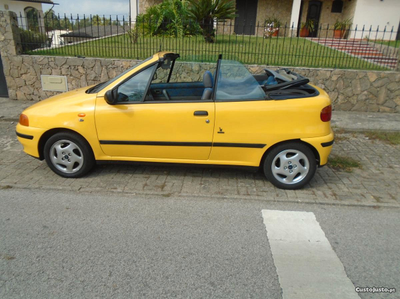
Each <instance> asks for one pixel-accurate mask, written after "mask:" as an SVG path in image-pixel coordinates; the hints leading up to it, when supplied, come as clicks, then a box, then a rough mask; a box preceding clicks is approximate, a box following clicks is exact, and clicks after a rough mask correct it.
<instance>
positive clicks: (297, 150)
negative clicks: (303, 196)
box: [263, 142, 316, 190]
mask: <svg viewBox="0 0 400 299" xmlns="http://www.w3.org/2000/svg"><path fill="white" fill-rule="evenodd" d="M263 168H264V174H265V176H266V177H267V179H268V180H269V181H270V182H271V183H272V184H273V185H275V186H276V187H278V188H281V189H292V190H293V189H300V188H303V187H304V186H305V185H306V184H308V183H309V182H310V180H311V179H312V178H313V176H314V174H315V171H316V159H315V156H314V154H313V152H312V151H311V149H310V148H309V147H308V146H307V145H305V144H301V143H297V142H290V143H284V144H281V145H278V146H277V147H275V148H273V149H272V150H271V152H269V153H268V156H267V157H266V159H265V161H264V165H263Z"/></svg>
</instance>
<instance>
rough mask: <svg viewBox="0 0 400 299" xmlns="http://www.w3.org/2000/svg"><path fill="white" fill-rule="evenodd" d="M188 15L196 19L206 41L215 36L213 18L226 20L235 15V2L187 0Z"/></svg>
mask: <svg viewBox="0 0 400 299" xmlns="http://www.w3.org/2000/svg"><path fill="white" fill-rule="evenodd" d="M188 2H189V4H190V5H189V13H190V16H191V17H192V18H193V19H194V20H196V21H197V22H198V23H199V25H200V27H201V30H202V34H203V37H204V39H205V41H206V42H208V43H213V42H214V38H215V30H214V19H218V20H226V19H233V18H235V17H236V14H235V13H236V9H235V2H234V1H232V0H188Z"/></svg>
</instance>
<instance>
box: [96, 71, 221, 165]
mask: <svg viewBox="0 0 400 299" xmlns="http://www.w3.org/2000/svg"><path fill="white" fill-rule="evenodd" d="M156 68H157V64H155V65H152V66H150V67H148V68H146V69H145V70H143V71H141V72H140V73H138V74H135V75H134V76H132V77H131V78H129V79H128V80H126V81H125V82H123V83H122V84H120V85H119V86H118V103H117V104H116V105H109V104H108V103H107V102H106V100H105V98H104V97H103V96H101V97H98V98H97V100H96V112H95V115H96V127H97V134H98V139H99V142H100V144H101V148H102V150H103V152H104V153H105V154H106V155H109V156H112V157H115V158H116V159H118V158H120V159H122V160H125V159H128V160H135V158H138V159H136V160H148V161H153V160H154V161H166V162H168V161H171V162H173V161H174V160H181V161H182V160H188V162H189V160H191V161H194V160H206V159H208V158H209V154H210V151H211V144H212V135H213V126H214V102H213V101H211V100H210V101H199V100H196V101H190V100H189V101H182V100H181V101H167V100H165V101H154V99H152V98H151V97H149V96H146V95H147V94H148V93H147V92H148V90H149V86H150V78H152V77H153V75H154V72H155V69H156ZM139 158H140V159H139Z"/></svg>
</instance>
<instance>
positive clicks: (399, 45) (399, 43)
mask: <svg viewBox="0 0 400 299" xmlns="http://www.w3.org/2000/svg"><path fill="white" fill-rule="evenodd" d="M370 42H373V43H375V44H380V45H385V46H389V47H394V48H400V41H398V40H397V41H396V40H392V41H379V40H374V41H370Z"/></svg>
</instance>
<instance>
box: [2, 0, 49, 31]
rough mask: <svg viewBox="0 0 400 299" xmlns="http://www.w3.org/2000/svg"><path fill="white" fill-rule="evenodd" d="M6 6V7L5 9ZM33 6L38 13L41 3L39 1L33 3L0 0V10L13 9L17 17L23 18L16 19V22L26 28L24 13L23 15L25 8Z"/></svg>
mask: <svg viewBox="0 0 400 299" xmlns="http://www.w3.org/2000/svg"><path fill="white" fill-rule="evenodd" d="M7 7H8V9H7ZM27 7H33V8H36V9H37V10H38V11H39V12H40V13H43V11H42V5H41V4H40V3H33V2H19V1H8V0H1V1H0V10H4V11H13V12H15V13H16V14H17V16H18V18H19V17H20V16H22V17H23V19H18V23H19V25H20V26H21V27H22V28H26V27H27V25H26V19H25V18H26V15H25V8H27Z"/></svg>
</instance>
